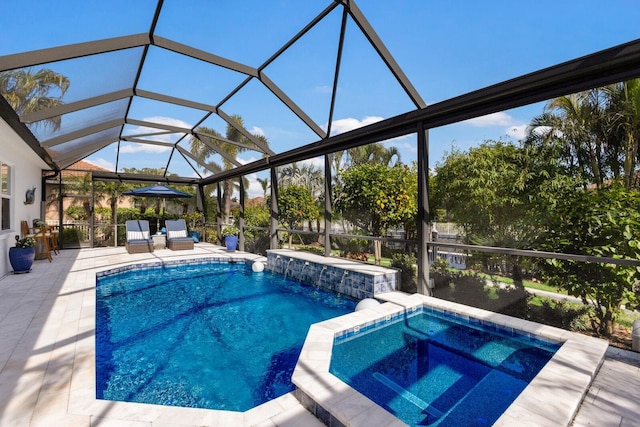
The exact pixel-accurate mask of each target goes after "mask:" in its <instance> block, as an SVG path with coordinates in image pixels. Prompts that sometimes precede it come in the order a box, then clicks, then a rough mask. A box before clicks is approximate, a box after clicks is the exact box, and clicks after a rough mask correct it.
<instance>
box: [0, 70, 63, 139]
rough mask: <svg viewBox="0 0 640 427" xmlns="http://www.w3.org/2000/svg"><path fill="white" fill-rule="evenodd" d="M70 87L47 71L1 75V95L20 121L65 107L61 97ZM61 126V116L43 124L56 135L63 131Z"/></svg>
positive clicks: (27, 71) (54, 74)
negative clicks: (56, 131)
mask: <svg viewBox="0 0 640 427" xmlns="http://www.w3.org/2000/svg"><path fill="white" fill-rule="evenodd" d="M69 85H70V82H69V79H68V78H67V77H65V76H63V75H62V74H59V73H56V72H54V71H52V70H50V69H47V68H43V69H40V70H37V71H34V70H33V69H31V68H22V69H17V70H10V71H5V72H2V73H0V94H1V95H2V96H3V97H4V98H5V99H6V100H7V102H8V103H9V105H11V108H13V109H14V110H15V112H16V113H17V114H18V116H20V117H22V116H24V115H25V114H29V113H33V112H36V111H40V110H45V109H48V108H53V107H56V106H58V105H61V104H63V101H62V97H63V96H64V94H65V92H66V91H67V89H69ZM52 92H53V93H54V94H55V93H56V92H58V94H57V96H52ZM37 123H38V122H36V124H37ZM60 124H61V116H56V117H51V118H49V119H46V120H44V126H50V127H51V128H52V129H53V130H54V131H55V130H58V129H60Z"/></svg>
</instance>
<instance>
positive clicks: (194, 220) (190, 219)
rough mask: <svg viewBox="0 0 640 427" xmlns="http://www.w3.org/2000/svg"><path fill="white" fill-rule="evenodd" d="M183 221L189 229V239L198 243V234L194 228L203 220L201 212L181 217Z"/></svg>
mask: <svg viewBox="0 0 640 427" xmlns="http://www.w3.org/2000/svg"><path fill="white" fill-rule="evenodd" d="M182 218H184V221H185V222H186V223H187V228H188V229H189V237H191V238H192V239H193V241H194V242H195V243H198V242H199V241H200V232H199V231H197V230H196V227H198V225H200V224H201V222H202V220H204V214H203V213H202V212H190V213H186V214H184V215H182Z"/></svg>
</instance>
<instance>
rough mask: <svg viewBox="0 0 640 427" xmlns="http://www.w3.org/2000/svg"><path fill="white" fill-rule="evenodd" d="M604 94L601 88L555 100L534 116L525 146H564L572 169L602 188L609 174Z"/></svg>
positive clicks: (564, 153) (564, 155) (567, 160)
mask: <svg viewBox="0 0 640 427" xmlns="http://www.w3.org/2000/svg"><path fill="white" fill-rule="evenodd" d="M603 116H604V113H603V100H602V93H601V92H600V91H599V90H598V89H592V90H589V91H586V92H580V93H576V94H572V95H567V96H562V97H559V98H555V99H553V100H551V101H549V103H548V104H547V105H546V106H545V111H544V112H543V114H542V115H540V116H537V117H534V119H533V120H532V122H531V124H530V125H529V128H528V136H527V140H526V141H525V145H529V146H539V147H544V146H548V145H550V144H551V145H552V144H561V145H564V147H563V150H562V152H563V157H564V159H565V161H566V162H567V163H568V165H569V167H570V168H572V169H574V170H575V168H578V169H579V170H580V172H581V174H582V176H583V177H585V178H587V179H588V180H590V181H591V182H592V183H594V184H595V185H596V186H597V187H601V186H602V184H603V182H604V179H605V176H606V175H607V174H606V162H605V161H604V159H605V157H606V154H605V153H606V150H607V138H606V135H605V133H606V131H605V130H604V128H603V127H602V124H603Z"/></svg>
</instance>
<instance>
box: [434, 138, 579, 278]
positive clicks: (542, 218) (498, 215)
mask: <svg viewBox="0 0 640 427" xmlns="http://www.w3.org/2000/svg"><path fill="white" fill-rule="evenodd" d="M431 182H432V190H433V194H432V195H431V197H432V205H433V206H431V207H432V208H434V209H435V208H437V207H440V208H444V209H446V210H447V213H448V214H449V216H450V217H451V218H452V219H453V221H454V222H457V223H458V224H459V225H460V226H461V227H462V228H463V229H464V231H465V235H466V239H467V241H468V242H469V243H474V244H480V245H483V246H498V247H510V248H518V249H523V248H531V247H532V245H533V243H534V242H535V241H536V240H537V237H538V235H539V233H540V232H541V230H542V229H541V227H542V224H545V222H546V221H547V219H548V218H549V216H550V215H551V211H550V209H551V208H552V207H553V206H554V205H555V203H556V202H557V199H558V198H561V197H563V194H565V193H567V192H571V191H573V189H574V188H576V187H577V185H578V184H577V182H576V180H575V179H573V178H571V177H570V176H567V174H566V168H565V167H564V165H562V163H561V162H560V161H559V160H558V159H557V152H556V151H554V150H553V149H550V148H548V147H545V146H541V147H530V148H520V147H517V146H515V145H513V144H510V143H505V142H502V141H485V142H484V143H482V144H481V145H480V146H479V147H476V148H471V149H469V150H468V151H467V152H461V151H457V150H453V151H452V152H451V153H450V154H448V155H447V157H446V158H445V160H444V162H443V163H441V164H440V163H439V164H438V165H437V166H436V168H435V176H434V177H433V178H432V180H431ZM508 260H509V262H508V263H507V264H508V266H510V267H511V274H512V276H513V279H514V281H515V283H516V284H517V285H522V274H521V263H522V260H521V259H519V258H517V257H512V258H509V259H508Z"/></svg>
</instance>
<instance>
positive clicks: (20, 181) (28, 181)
mask: <svg viewBox="0 0 640 427" xmlns="http://www.w3.org/2000/svg"><path fill="white" fill-rule="evenodd" d="M0 161H2V162H3V163H6V164H7V165H9V166H11V176H10V179H11V180H10V183H9V188H10V191H11V202H10V213H11V221H10V229H9V230H0V277H2V276H4V275H6V274H8V273H10V272H11V271H12V269H11V264H10V263H9V248H10V247H12V246H14V244H15V236H16V235H19V234H20V221H21V220H26V221H29V223H31V221H32V220H33V219H34V218H38V217H39V216H40V212H41V210H40V209H41V202H40V200H41V199H42V180H41V176H42V170H43V169H46V168H47V165H46V163H45V162H44V161H43V160H42V159H40V157H38V155H36V153H34V152H33V150H31V148H30V147H29V146H28V145H27V144H26V143H25V142H24V141H23V140H22V139H21V138H20V137H19V136H18V134H16V133H15V132H14V130H13V129H12V128H11V127H10V126H9V125H8V124H7V123H6V122H5V121H4V120H3V119H1V118H0ZM32 187H35V188H36V192H35V202H34V203H33V204H31V205H25V204H24V201H25V193H26V191H27V190H28V189H31V188H32Z"/></svg>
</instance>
